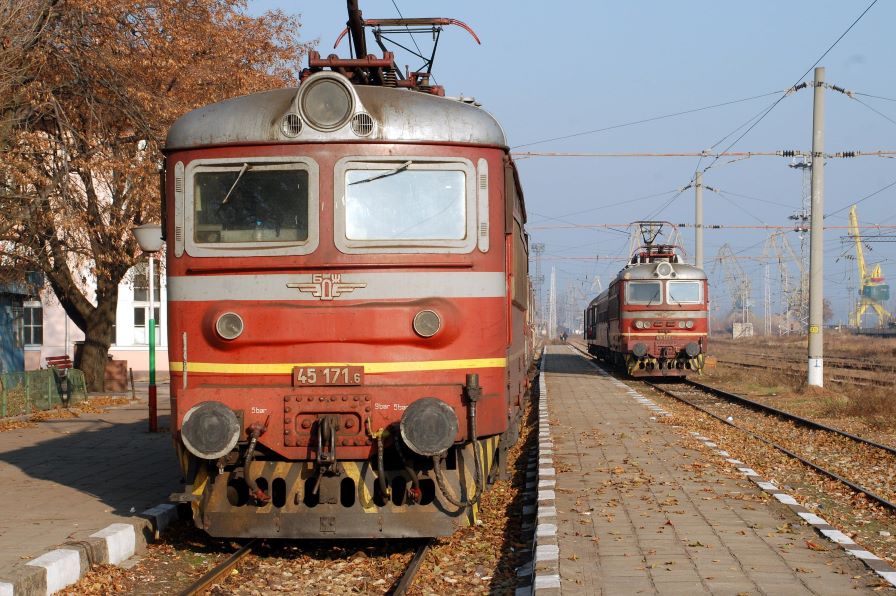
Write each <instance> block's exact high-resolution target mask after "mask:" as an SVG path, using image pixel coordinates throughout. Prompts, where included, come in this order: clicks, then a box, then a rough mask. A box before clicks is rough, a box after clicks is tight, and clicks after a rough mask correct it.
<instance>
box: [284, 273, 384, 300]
mask: <svg viewBox="0 0 896 596" xmlns="http://www.w3.org/2000/svg"><path fill="white" fill-rule="evenodd" d="M286 287H287V288H296V289H297V290H299V291H300V292H307V293H309V294H311V295H312V296H314V297H315V298H317V299H319V300H332V299H333V298H339V297H340V296H341V295H343V294H348V293H349V292H354V291H355V290H358V289H360V288H366V287H367V284H365V283H349V282H344V281H342V274H341V273H315V274H313V275H312V276H311V281H310V282H309V283H291V284H286Z"/></svg>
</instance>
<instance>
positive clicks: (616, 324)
mask: <svg viewBox="0 0 896 596" xmlns="http://www.w3.org/2000/svg"><path fill="white" fill-rule="evenodd" d="M633 225H634V226H636V227H637V230H638V232H639V233H640V236H641V240H642V242H641V244H640V246H638V247H637V248H636V250H635V251H634V252H633V254H632V257H631V260H630V261H629V263H628V264H627V265H626V266H625V268H623V269H622V271H620V272H619V274H618V275H617V276H616V278H615V279H614V280H613V281H612V282H611V283H610V285H609V287H608V288H607V289H606V290H605V291H604V292H602V293H601V294H600V295H599V296H598V297H597V298H595V299H594V300H592V301H591V303H590V304H589V305H588V308H587V309H586V310H585V341H586V343H587V344H588V352H589V353H591V354H592V355H594V356H597V357H600V358H602V359H604V360H606V361H607V362H610V363H612V364H614V365H616V366H619V367H623V368H624V369H625V370H626V371H627V372H628V374H630V375H632V376H676V375H677V376H684V375H687V374H689V373H699V372H701V371H702V370H703V365H704V362H705V358H706V348H707V338H708V330H709V309H708V304H709V286H708V284H707V279H706V274H705V273H704V272H703V270H702V269H699V268H697V267H695V266H693V265H688V264H686V263H684V262H682V261H681V259H680V257H679V250H678V248H677V246H676V244H674V243H673V242H664V243H660V242H657V238H658V237H659V235H660V234H661V232H662V230H663V229H664V228H667V227H668V228H669V229H670V232H669V233H670V234H672V235H673V237H674V235H675V232H674V231H673V230H674V226H673V225H672V224H670V223H668V222H653V221H642V222H635V224H633Z"/></svg>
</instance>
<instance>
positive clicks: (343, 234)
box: [333, 157, 476, 253]
mask: <svg viewBox="0 0 896 596" xmlns="http://www.w3.org/2000/svg"><path fill="white" fill-rule="evenodd" d="M475 180H476V171H475V168H474V167H473V165H472V163H471V162H469V161H468V160H461V159H458V160H453V161H445V160H437V159H433V158H424V157H389V158H363V159H361V158H355V159H352V158H345V159H342V160H340V161H339V162H338V163H337V164H336V171H335V176H334V186H335V188H334V198H335V201H334V202H335V205H334V214H333V216H334V218H335V221H334V227H335V238H334V240H335V242H336V246H337V247H338V248H339V249H340V250H341V251H343V252H346V253H360V252H470V251H472V249H473V248H474V247H475V245H476V233H475V226H476V202H475V201H476V192H475Z"/></svg>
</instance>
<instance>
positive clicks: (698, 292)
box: [666, 281, 703, 304]
mask: <svg viewBox="0 0 896 596" xmlns="http://www.w3.org/2000/svg"><path fill="white" fill-rule="evenodd" d="M666 292H667V294H668V302H669V304H701V303H702V302H703V284H702V283H701V282H699V281H670V282H668V285H667V287H666Z"/></svg>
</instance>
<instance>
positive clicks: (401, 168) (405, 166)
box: [348, 161, 414, 186]
mask: <svg viewBox="0 0 896 596" xmlns="http://www.w3.org/2000/svg"><path fill="white" fill-rule="evenodd" d="M412 163H414V162H413V161H406V162H404V163H403V164H401V165H400V166H398V167H397V168H394V169H392V170H389V171H388V172H383V173H382V174H377V175H376V176H371V177H370V178H365V179H364V180H356V181H355V182H349V183H348V186H353V185H355V184H364V183H365V182H373V181H374V180H379V179H380V178H386V177H387V176H394V175H395V174H398V173H399V172H404V171H405V170H406V169H408V168H409V167H411V164H412Z"/></svg>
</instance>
